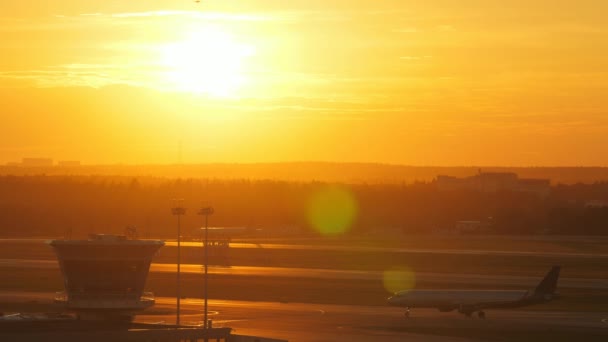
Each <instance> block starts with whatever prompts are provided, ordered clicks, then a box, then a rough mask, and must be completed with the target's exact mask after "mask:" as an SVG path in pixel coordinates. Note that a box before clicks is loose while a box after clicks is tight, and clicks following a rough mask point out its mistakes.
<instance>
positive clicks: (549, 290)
mask: <svg viewBox="0 0 608 342" xmlns="http://www.w3.org/2000/svg"><path fill="white" fill-rule="evenodd" d="M560 269H561V267H560V266H553V267H551V270H550V271H549V273H547V275H546V276H545V277H544V278H543V280H541V282H540V283H539V284H538V286H536V290H534V293H535V294H537V295H546V294H554V293H555V289H556V288H557V279H558V278H559V271H560Z"/></svg>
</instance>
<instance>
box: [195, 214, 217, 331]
mask: <svg viewBox="0 0 608 342" xmlns="http://www.w3.org/2000/svg"><path fill="white" fill-rule="evenodd" d="M213 212H214V210H213V208H212V207H203V208H201V210H199V211H198V214H199V215H204V216H205V241H204V242H203V247H204V248H205V311H204V312H205V314H204V318H203V324H204V325H205V340H206V336H207V327H208V324H207V301H208V292H207V287H208V286H207V279H208V268H209V245H208V243H209V228H208V226H207V224H208V223H209V215H213Z"/></svg>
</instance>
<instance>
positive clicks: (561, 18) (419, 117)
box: [0, 0, 608, 166]
mask: <svg viewBox="0 0 608 342" xmlns="http://www.w3.org/2000/svg"><path fill="white" fill-rule="evenodd" d="M33 3H34V2H31V1H30V2H28V1H17V0H15V1H10V0H7V1H2V2H0V38H1V41H2V43H1V44H0V104H1V107H0V116H1V118H2V125H0V163H5V162H9V161H17V160H20V159H21V158H22V157H38V156H39V157H53V158H55V159H76V160H82V161H83V162H85V163H116V162H123V163H173V162H176V161H178V146H179V144H180V141H181V145H182V159H183V161H184V162H189V163H199V162H269V161H273V162H274V161H303V160H315V161H360V162H382V163H395V164H412V165H603V166H606V165H608V157H606V156H608V102H607V101H606V98H607V97H608V20H606V13H608V1H603V0H596V1H592V0H581V1H576V2H575V1H566V0H564V1H561V0H535V1H529V0H528V1H520V0H511V1H501V0H468V1H467V0H451V1H450V0H443V1H405V0H403V1H400V0H395V1H381V0H343V1H330V0H323V1H322V0H306V1H304V0H291V1H279V0H274V1H271V0H266V1H262V0H259V1H255V0H207V1H205V0H203V1H202V2H201V3H200V4H196V3H194V2H192V1H181V0H171V1H164V0H162V1H154V0H150V1H143V0H137V1H134V0H130V1H118V0H115V1H108V0H104V1H101V0H99V1H97V0H91V1H80V0H54V1H51V2H47V3H45V4H37V5H32V4H33ZM199 62H200V63H199Z"/></svg>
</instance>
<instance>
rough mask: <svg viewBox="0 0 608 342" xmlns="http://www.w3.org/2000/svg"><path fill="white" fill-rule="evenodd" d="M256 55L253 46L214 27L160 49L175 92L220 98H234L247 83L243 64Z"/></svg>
mask: <svg viewBox="0 0 608 342" xmlns="http://www.w3.org/2000/svg"><path fill="white" fill-rule="evenodd" d="M253 52H254V50H253V48H252V47H251V46H250V45H247V44H243V43H240V42H238V41H237V40H235V38H234V37H233V36H232V35H230V34H228V33H226V32H224V31H222V30H220V29H218V28H215V27H205V28H203V29H197V30H194V31H191V32H190V33H189V34H188V35H187V36H186V37H184V39H183V40H181V41H178V42H174V43H168V44H166V45H164V46H163V47H162V48H161V55H162V65H163V66H164V67H165V68H166V70H167V71H166V76H167V79H168V81H169V82H171V84H172V87H173V88H174V89H177V90H179V91H186V92H193V93H202V94H208V95H211V96H217V97H231V96H235V94H236V91H237V90H238V89H239V87H241V86H242V85H243V84H244V83H245V82H246V81H247V79H246V75H245V74H244V70H243V69H244V62H245V59H246V58H247V57H249V56H251V55H252V54H253Z"/></svg>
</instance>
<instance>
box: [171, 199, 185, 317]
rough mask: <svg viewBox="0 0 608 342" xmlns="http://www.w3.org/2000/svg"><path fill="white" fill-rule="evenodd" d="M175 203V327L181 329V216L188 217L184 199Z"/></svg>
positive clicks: (173, 210)
mask: <svg viewBox="0 0 608 342" xmlns="http://www.w3.org/2000/svg"><path fill="white" fill-rule="evenodd" d="M174 201H175V206H174V207H173V208H171V214H173V215H175V216H177V318H176V320H175V325H176V326H177V327H179V314H180V308H179V304H180V299H181V296H182V295H181V293H180V292H181V291H180V288H181V283H180V279H179V277H180V266H181V255H180V252H181V248H180V247H181V243H180V242H181V235H182V233H181V222H180V221H181V219H180V218H181V216H182V215H186V208H184V207H183V206H182V203H183V202H184V200H183V199H176V200H174Z"/></svg>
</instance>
